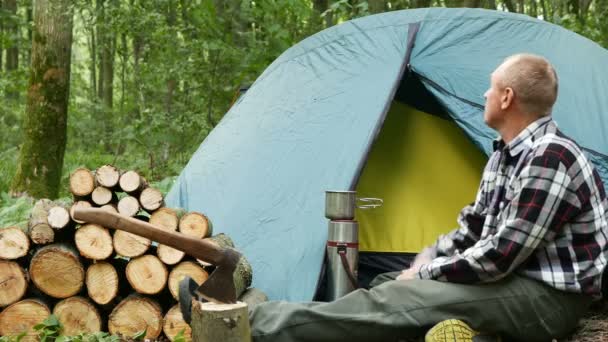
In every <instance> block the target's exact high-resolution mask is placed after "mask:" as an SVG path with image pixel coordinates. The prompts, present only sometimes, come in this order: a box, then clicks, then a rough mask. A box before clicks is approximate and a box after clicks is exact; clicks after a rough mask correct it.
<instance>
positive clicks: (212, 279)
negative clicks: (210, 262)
mask: <svg viewBox="0 0 608 342" xmlns="http://www.w3.org/2000/svg"><path fill="white" fill-rule="evenodd" d="M223 254H224V255H223V258H222V263H221V264H219V265H217V266H216V268H215V271H213V272H212V273H211V274H210V275H209V278H207V280H205V282H204V283H203V284H202V285H201V286H199V287H198V289H196V293H197V294H198V295H199V296H201V297H203V298H204V299H206V300H208V301H210V302H214V303H224V304H227V303H236V299H237V298H236V297H237V293H236V288H235V287H234V270H235V269H236V265H237V264H238V262H239V260H240V259H241V254H240V253H239V252H237V251H235V250H233V249H230V248H226V249H225V250H224V252H223Z"/></svg>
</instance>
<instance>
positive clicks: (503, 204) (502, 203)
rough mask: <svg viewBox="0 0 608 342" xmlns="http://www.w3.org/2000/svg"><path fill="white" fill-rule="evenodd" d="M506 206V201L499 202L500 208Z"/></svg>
mask: <svg viewBox="0 0 608 342" xmlns="http://www.w3.org/2000/svg"><path fill="white" fill-rule="evenodd" d="M504 207H505V202H504V201H500V203H498V208H499V209H500V210H502V208H504Z"/></svg>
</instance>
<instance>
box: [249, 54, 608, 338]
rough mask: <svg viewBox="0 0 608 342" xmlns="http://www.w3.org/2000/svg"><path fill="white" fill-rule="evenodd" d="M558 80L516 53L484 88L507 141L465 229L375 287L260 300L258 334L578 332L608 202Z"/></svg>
mask: <svg viewBox="0 0 608 342" xmlns="http://www.w3.org/2000/svg"><path fill="white" fill-rule="evenodd" d="M557 89H558V81H557V75H556V73H555V71H554V69H553V67H552V66H551V65H550V64H549V62H548V61H546V60H545V59H544V58H542V57H539V56H534V55H529V54H519V55H515V56H511V57H509V58H507V59H506V60H505V61H504V62H503V63H502V64H501V65H500V66H499V67H498V68H497V69H496V70H495V71H494V72H493V73H492V75H491V85H490V88H489V89H488V91H487V92H486V93H485V95H484V96H485V98H486V104H485V112H484V120H485V122H486V124H487V125H488V126H490V127H491V128H493V129H495V130H496V131H497V132H498V133H499V135H500V138H499V139H497V140H496V141H495V143H494V153H493V154H492V156H491V157H490V159H489V161H488V164H487V165H486V168H485V170H484V174H483V178H482V181H481V184H480V187H479V191H478V193H477V197H476V200H475V202H474V203H473V204H472V205H470V206H467V207H465V208H464V209H463V210H462V211H461V213H460V215H459V217H458V223H459V226H460V227H459V228H458V229H456V230H454V231H452V232H451V233H449V234H447V235H444V236H440V237H439V239H438V240H437V242H436V243H435V244H434V245H433V246H432V247H428V248H426V249H425V250H424V251H423V252H422V253H420V254H419V255H418V256H417V257H416V259H415V261H414V263H413V264H412V267H410V268H409V269H406V270H404V271H402V272H401V273H400V274H399V275H398V276H397V280H389V279H392V278H393V277H394V275H393V276H391V275H390V274H389V275H381V276H380V277H378V278H377V279H376V281H375V283H376V284H379V285H377V286H375V287H373V288H372V289H371V290H369V291H368V290H357V291H354V292H352V293H350V294H348V295H346V296H344V297H342V298H340V299H338V300H336V301H334V302H331V303H302V304H299V303H285V302H270V303H265V304H261V305H259V306H257V307H255V308H253V309H252V311H251V316H250V317H251V324H252V336H253V339H254V340H255V341H398V340H403V339H404V338H409V337H417V336H421V335H423V334H424V332H425V331H426V330H427V329H428V328H430V327H432V326H433V325H436V327H434V328H433V329H431V330H430V331H429V333H428V334H427V341H439V340H441V341H470V340H471V338H472V337H473V336H474V335H475V334H476V331H482V332H486V333H489V334H497V335H500V336H503V337H505V338H508V339H516V340H523V341H550V340H551V339H552V338H558V337H563V336H564V335H566V334H568V333H569V332H571V331H572V330H573V329H574V328H575V326H576V324H577V321H578V319H579V318H580V317H581V316H582V315H583V314H584V313H585V311H586V310H587V308H588V306H589V304H590V302H591V300H592V298H594V297H595V298H599V297H600V288H601V274H602V271H603V269H604V267H605V265H606V256H607V247H606V246H607V234H608V223H607V222H606V208H607V205H608V202H607V201H606V195H605V192H604V188H603V185H602V182H601V180H600V178H599V176H598V174H597V172H596V171H595V170H594V168H593V166H592V165H591V163H590V162H589V160H588V159H587V158H586V157H585V155H584V154H583V153H582V151H581V149H580V148H579V147H578V146H577V145H576V144H575V143H574V142H573V141H572V140H570V139H569V138H567V137H566V136H564V135H563V134H562V133H561V132H560V131H559V129H558V128H557V126H556V124H555V122H554V121H553V120H552V119H551V116H550V113H551V110H552V107H553V104H554V103H555V100H556V98H557ZM572 115H575V114H574V113H572ZM387 280H389V281H387ZM380 283H381V284H380ZM446 320H448V321H446ZM438 323H439V324H438ZM457 328H458V329H461V330H459V331H458V332H461V333H462V334H461V336H460V337H454V336H455V335H454V333H456V332H457V330H458V329H457Z"/></svg>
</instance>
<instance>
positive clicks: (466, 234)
mask: <svg viewBox="0 0 608 342" xmlns="http://www.w3.org/2000/svg"><path fill="white" fill-rule="evenodd" d="M480 211H481V210H480V204H479V203H478V202H476V203H473V204H470V205H467V206H466V207H464V208H463V209H462V210H461V211H460V214H459V215H458V226H459V227H458V228H456V229H454V230H452V231H451V232H449V233H447V234H445V235H440V236H439V238H437V241H436V242H435V244H434V245H433V247H434V248H435V251H436V252H437V256H452V255H454V254H456V253H458V252H462V251H464V250H465V249H467V248H469V247H471V246H473V245H474V244H475V243H476V242H477V241H478V240H479V237H480V236H481V230H482V228H483V222H484V220H485V215H483V214H482V213H480Z"/></svg>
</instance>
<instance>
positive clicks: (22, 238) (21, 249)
mask: <svg viewBox="0 0 608 342" xmlns="http://www.w3.org/2000/svg"><path fill="white" fill-rule="evenodd" d="M29 249H30V239H29V238H28V237H27V235H26V234H25V233H24V232H23V230H21V228H19V227H8V228H4V229H1V230H0V259H6V260H14V259H18V258H21V257H22V256H25V255H26V254H27V251H28V250H29Z"/></svg>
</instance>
